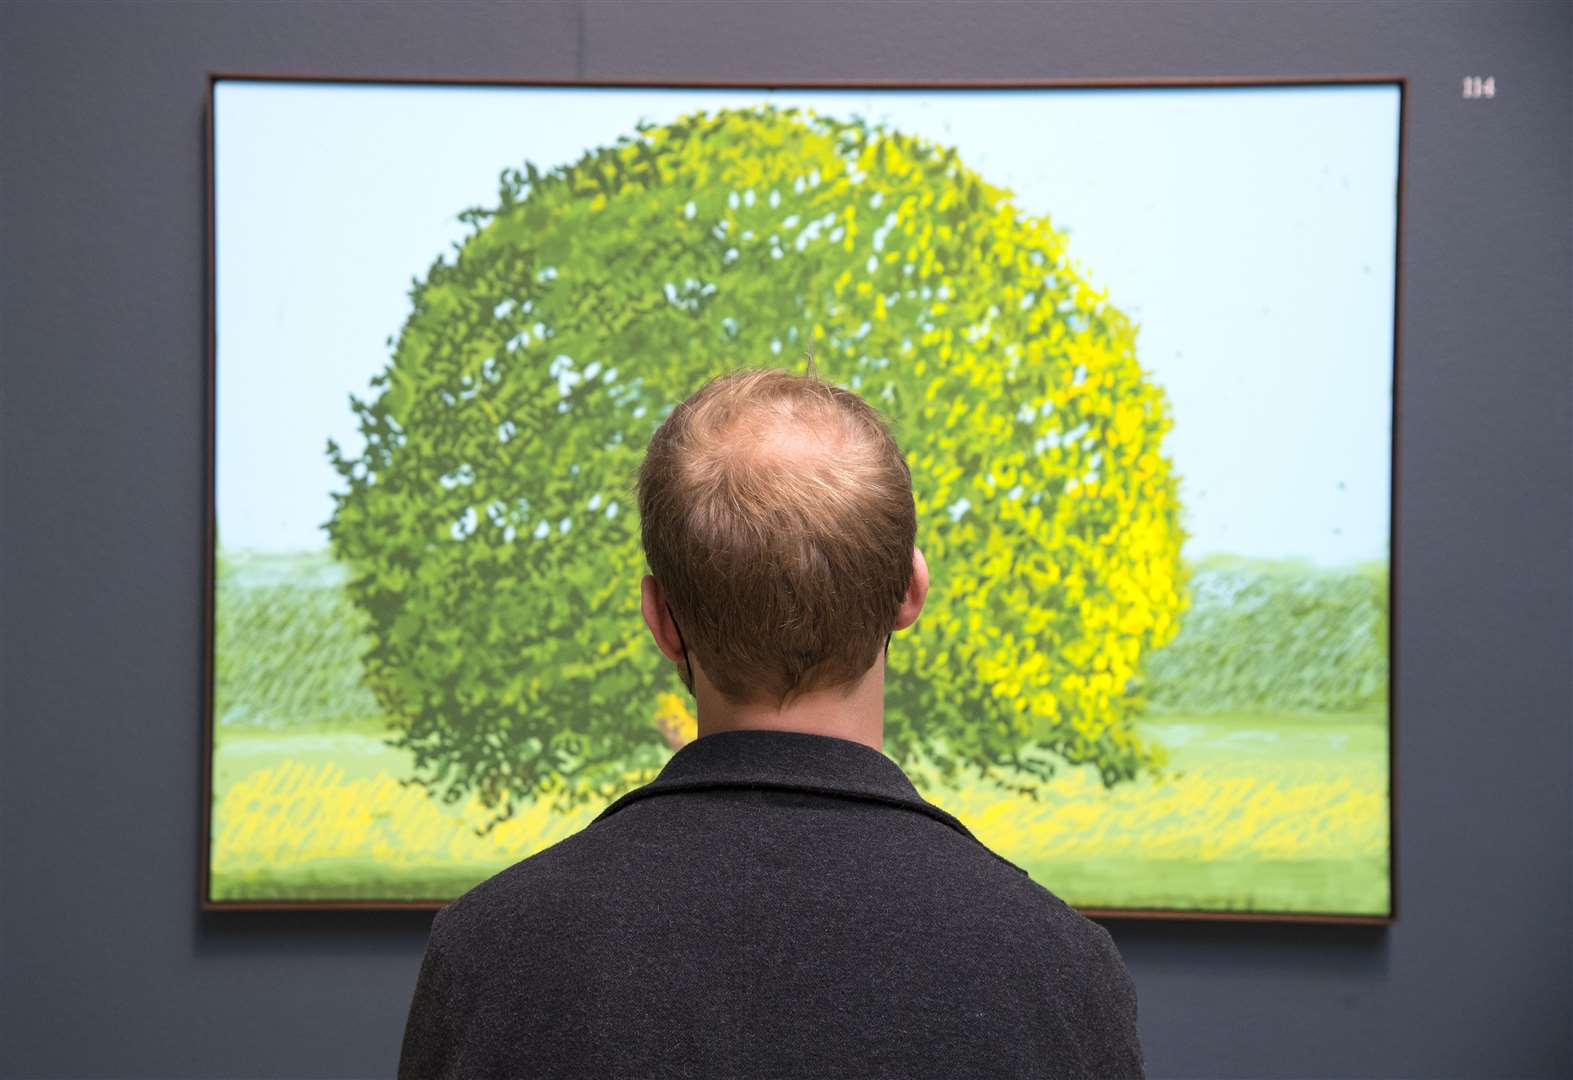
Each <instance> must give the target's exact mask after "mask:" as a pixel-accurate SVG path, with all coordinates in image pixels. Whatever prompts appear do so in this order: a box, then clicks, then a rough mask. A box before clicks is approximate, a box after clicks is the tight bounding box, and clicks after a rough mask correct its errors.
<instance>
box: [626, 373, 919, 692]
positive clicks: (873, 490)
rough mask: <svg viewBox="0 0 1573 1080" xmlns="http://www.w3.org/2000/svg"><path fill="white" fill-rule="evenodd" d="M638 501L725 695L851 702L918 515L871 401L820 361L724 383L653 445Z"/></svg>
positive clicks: (896, 595)
mask: <svg viewBox="0 0 1573 1080" xmlns="http://www.w3.org/2000/svg"><path fill="white" fill-rule="evenodd" d="M810 364H812V360H810ZM638 501H639V517H640V536H641V540H642V541H643V544H644V551H645V559H646V561H647V562H648V563H649V567H650V573H651V574H652V575H654V577H655V579H656V580H657V581H658V582H660V584H661V587H662V590H663V592H664V594H665V596H666V600H667V602H668V603H669V604H670V605H671V607H672V611H673V614H674V615H675V616H676V618H677V621H678V625H679V627H680V630H681V632H682V634H683V636H684V642H685V644H686V647H687V648H688V649H689V650H690V651H691V652H692V653H693V654H694V655H695V656H697V657H698V659H699V661H700V663H701V664H702V665H703V666H704V670H705V674H706V675H707V676H708V678H709V680H710V682H711V683H712V684H713V685H714V686H715V687H716V689H717V690H718V691H719V692H720V693H721V694H722V696H723V697H725V698H726V699H727V700H729V701H732V702H735V703H752V702H757V701H761V700H764V701H770V702H772V703H774V704H775V705H776V706H778V707H779V706H784V705H785V704H786V703H787V702H788V701H790V700H791V699H793V698H795V697H798V696H800V695H802V694H806V693H808V692H810V691H813V690H820V689H826V688H831V687H840V688H843V691H844V692H845V693H850V692H851V690H852V689H853V687H855V685H856V684H857V682H858V681H859V680H861V678H862V677H863V676H864V675H865V674H866V673H867V672H868V671H869V669H870V668H871V667H872V666H873V664H874V661H875V660H876V659H877V657H878V654H879V651H880V649H881V647H882V646H883V645H884V644H885V643H886V641H887V640H888V635H889V633H890V631H891V629H892V626H893V623H894V621H895V618H896V614H897V612H898V610H899V609H900V606H901V603H902V599H903V597H904V596H905V595H906V591H907V586H908V584H909V581H910V579H911V575H912V549H913V545H914V543H915V541H916V536H917V512H916V509H915V507H914V504H913V500H912V474H911V472H910V471H909V469H908V468H907V463H906V459H905V458H904V457H903V456H902V453H901V450H900V448H899V447H897V445H896V443H895V440H894V439H893V438H892V437H891V434H890V431H889V429H888V428H887V427H886V425H885V422H884V420H883V419H882V418H881V417H880V415H879V413H878V412H876V411H875V410H874V408H873V407H872V406H870V405H869V404H868V403H867V402H865V401H864V400H863V399H862V398H861V397H859V396H858V395H857V394H855V393H852V392H851V391H849V390H844V389H842V388H840V387H838V386H834V385H832V384H831V383H828V382H826V381H824V380H823V379H821V378H819V376H818V375H817V374H815V373H813V371H812V368H811V370H810V373H809V374H805V375H797V374H794V373H792V372H789V371H784V370H781V369H779V368H743V369H740V370H737V371H734V372H731V373H730V374H727V375H722V376H719V377H717V378H714V379H712V380H710V381H709V382H708V383H706V384H705V385H704V386H703V387H701V388H700V389H699V390H698V391H697V392H695V393H694V394H693V396H691V397H690V398H688V400H686V401H684V402H683V403H682V404H680V405H678V406H677V407H676V408H675V409H673V410H672V412H671V414H670V415H669V416H668V417H667V418H666V420H665V421H664V422H663V423H662V424H661V426H660V428H659V429H657V431H656V432H655V434H654V436H652V437H651V440H650V445H649V447H648V449H647V451H646V453H645V459H644V462H643V464H642V465H641V466H640V470H639V480H638Z"/></svg>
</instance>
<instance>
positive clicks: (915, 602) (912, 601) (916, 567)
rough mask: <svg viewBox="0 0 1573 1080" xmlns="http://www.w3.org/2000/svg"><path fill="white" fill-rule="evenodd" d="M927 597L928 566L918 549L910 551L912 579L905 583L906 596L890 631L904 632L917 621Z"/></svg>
mask: <svg viewBox="0 0 1573 1080" xmlns="http://www.w3.org/2000/svg"><path fill="white" fill-rule="evenodd" d="M928 595H929V564H928V561H927V560H926V559H924V558H923V552H922V551H921V550H919V549H918V548H916V547H914V548H913V549H912V577H911V579H910V580H908V582H907V595H906V596H905V597H904V598H903V599H902V601H901V608H900V610H898V611H897V612H896V622H895V625H894V626H892V627H891V629H892V630H905V629H906V628H907V627H909V626H911V625H912V624H913V623H915V622H917V621H918V614H919V612H921V611H922V610H923V602H924V601H925V600H927V599H928Z"/></svg>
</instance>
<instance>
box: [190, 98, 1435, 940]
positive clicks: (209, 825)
mask: <svg viewBox="0 0 1573 1080" xmlns="http://www.w3.org/2000/svg"><path fill="white" fill-rule="evenodd" d="M248 81H251V82H272V83H279V82H288V83H316V84H353V85H357V86H376V85H384V86H426V87H445V86H452V87H461V86H482V87H494V88H515V87H517V88H530V87H533V88H558V89H575V90H588V89H598V88H606V89H627V88H637V89H646V90H660V89H688V90H702V89H713V90H934V91H944V90H990V89H998V90H1040V89H1042V90H1050V89H1106V90H1114V89H1160V88H1186V89H1202V88H1221V87H1229V88H1268V87H1301V88H1311V87H1324V86H1335V85H1336V86H1351V85H1377V84H1381V85H1387V86H1395V87H1396V88H1397V90H1398V150H1397V206H1396V237H1395V247H1394V281H1393V312H1392V315H1393V324H1392V344H1393V349H1392V354H1393V355H1392V373H1393V381H1392V392H1391V415H1390V418H1389V420H1390V433H1391V434H1390V451H1389V463H1390V469H1391V472H1390V476H1389V505H1388V513H1389V532H1388V537H1389V546H1388V563H1387V565H1388V596H1387V604H1388V608H1387V611H1388V618H1387V641H1386V648H1387V657H1388V669H1387V670H1388V677H1387V703H1386V704H1387V736H1388V744H1387V745H1388V749H1387V799H1386V809H1387V826H1388V834H1387V835H1388V840H1387V880H1388V896H1389V903H1388V911H1387V912H1386V913H1385V914H1370V915H1367V914H1358V915H1357V914H1348V915H1346V914H1323V913H1303V912H1269V911H1203V910H1186V909H1170V908H1123V907H1122V908H1106V907H1079V908H1078V910H1080V911H1081V912H1082V914H1084V915H1086V916H1088V917H1089V918H1094V919H1099V920H1122V921H1123V920H1133V921H1135V920H1173V921H1188V922H1190V921H1211V922H1266V923H1299V924H1306V923H1327V924H1344V925H1379V926H1385V925H1391V924H1392V923H1393V922H1395V921H1396V920H1397V917H1398V912H1399V878H1398V857H1397V851H1398V843H1399V836H1398V821H1397V805H1398V785H1397V774H1398V769H1397V756H1398V754H1397V733H1398V711H1399V710H1398V700H1397V699H1398V681H1399V679H1398V674H1399V664H1398V653H1397V648H1396V646H1397V642H1398V637H1399V635H1398V625H1399V622H1400V614H1399V610H1398V606H1397V599H1398V597H1399V595H1400V589H1399V587H1398V582H1399V575H1400V569H1399V558H1398V555H1399V548H1400V545H1399V533H1400V518H1401V515H1400V513H1399V510H1400V506H1399V484H1398V479H1399V476H1400V471H1401V470H1400V463H1401V459H1400V450H1401V438H1400V430H1401V429H1400V413H1401V409H1400V387H1401V373H1402V351H1403V350H1402V315H1403V300H1402V297H1403V280H1404V276H1405V275H1404V207H1405V202H1406V194H1405V167H1406V163H1407V133H1408V124H1407V120H1406V115H1405V113H1406V105H1407V99H1408V79H1407V77H1406V76H1404V75H1394V74H1371V75H1349V74H1343V75H1324V76H1281V77H1277V76H1238V77H1236V76H1205V77H1186V76H1177V77H1150V78H1125V77H1115V78H1069V79H969V80H952V81H943V80H868V79H833V80H830V79H827V80H757V81H750V80H735V79H726V80H673V79H564V78H539V79H537V78H527V77H520V78H490V77H472V76H452V77H436V76H344V75H308V74H284V73H257V72H230V71H210V72H209V73H208V76H207V89H206V94H205V99H204V115H203V133H204V147H203V159H204V196H205V199H206V207H205V209H206V214H205V225H206V234H205V242H204V246H205V255H206V280H205V293H206V335H205V336H206V342H205V345H206V363H205V365H204V375H205V386H204V399H205V407H206V417H205V421H206V422H205V434H204V457H205V469H206V474H205V482H204V498H205V506H204V513H203V518H202V520H203V530H204V534H203V560H202V565H203V570H202V574H203V577H202V597H203V608H202V615H203V642H202V648H203V665H202V667H203V716H202V738H201V740H200V741H201V754H202V760H201V777H202V782H201V799H202V817H201V829H200V832H199V839H200V843H201V851H200V852H199V857H198V878H199V881H198V893H199V905H200V908H201V910H203V911H258V910H275V911H277V910H324V909H327V910H399V909H403V910H425V911H435V910H438V909H440V908H442V907H444V906H446V905H447V903H449V901H447V900H352V899H343V900H334V899H324V900H303V899H288V900H285V899H281V900H232V899H215V898H214V897H213V895H212V880H211V859H212V852H213V835H212V830H213V816H214V814H213V800H212V796H213V772H214V736H215V724H216V720H217V717H216V710H215V700H216V689H217V688H216V684H215V646H216V633H215V629H216V625H215V592H216V551H217V545H216V534H217V506H216V504H217V468H216V445H217V419H218V414H217V394H216V388H217V379H218V367H217V364H218V321H217V291H218V283H217V255H216V251H217V219H216V211H217V206H216V204H217V195H216V175H215V94H216V91H217V88H218V85H219V84H220V83H221V82H248Z"/></svg>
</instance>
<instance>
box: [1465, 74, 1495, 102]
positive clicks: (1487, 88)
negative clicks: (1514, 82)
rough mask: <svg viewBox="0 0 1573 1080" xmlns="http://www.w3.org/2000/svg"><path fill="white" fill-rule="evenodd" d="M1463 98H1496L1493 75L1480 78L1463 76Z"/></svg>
mask: <svg viewBox="0 0 1573 1080" xmlns="http://www.w3.org/2000/svg"><path fill="white" fill-rule="evenodd" d="M1464 96H1465V97H1466V98H1489V97H1496V96H1497V79H1496V76H1495V75H1487V76H1485V77H1484V78H1482V77H1481V76H1479V75H1465V76H1464Z"/></svg>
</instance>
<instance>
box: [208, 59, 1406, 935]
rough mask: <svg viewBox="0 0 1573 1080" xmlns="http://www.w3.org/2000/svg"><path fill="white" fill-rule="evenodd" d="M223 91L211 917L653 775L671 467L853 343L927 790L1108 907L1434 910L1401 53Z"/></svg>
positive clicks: (898, 710) (463, 840) (676, 689)
mask: <svg viewBox="0 0 1573 1080" xmlns="http://www.w3.org/2000/svg"><path fill="white" fill-rule="evenodd" d="M210 92H211V93H210V103H209V124H210V129H209V130H210V145H209V155H210V158H209V170H210V192H209V195H210V208H209V209H210V232H211V241H212V245H211V252H210V256H211V267H210V270H211V272H210V285H211V290H212V291H211V295H210V302H211V306H212V342H211V345H212V367H211V384H210V393H211V412H212V427H211V432H210V434H211V453H212V460H211V478H212V485H211V503H210V516H209V523H210V539H211V545H212V546H211V558H210V560H209V565H208V571H209V574H208V581H207V594H208V596H209V598H210V605H211V606H210V609H209V611H210V634H209V638H208V641H207V647H208V649H209V650H210V651H209V663H208V671H209V673H210V679H209V686H210V691H211V694H210V698H209V705H210V708H209V710H208V714H207V715H206V716H205V717H204V734H205V743H204V745H205V747H206V752H207V774H206V777H205V784H206V786H205V791H204V796H205V807H206V809H205V813H206V817H207V820H206V823H205V824H206V833H205V836H206V857H205V860H204V866H203V874H202V903H203V904H204V905H205V906H207V907H211V908H222V907H268V906H329V907H332V906H340V907H387V906H428V907H436V906H440V905H441V904H443V903H445V902H447V901H449V900H451V899H453V898H455V897H457V896H458V895H460V894H461V893H463V892H464V891H466V890H467V889H468V888H470V887H471V886H473V885H474V884H476V883H478V882H480V881H481V880H483V879H485V878H487V877H489V876H491V875H492V874H494V873H496V872H498V871H500V870H502V869H504V868H506V867H507V866H509V865H511V864H513V863H515V862H517V861H519V860H520V859H523V858H526V857H528V856H530V855H532V854H534V853H535V852H538V851H540V850H542V849H543V848H545V847H548V846H550V845H552V844H554V843H556V842H558V841H559V840H561V839H563V838H564V837H566V836H569V835H570V834H572V833H574V832H576V831H578V830H579V829H581V828H583V827H585V826H586V825H587V824H588V822H589V821H590V820H591V818H593V817H594V816H595V815H596V814H597V813H598V812H599V811H600V810H601V809H603V808H604V807H605V805H606V804H607V803H608V802H610V801H611V800H612V799H613V798H615V797H616V796H617V795H619V794H621V793H622V792H624V791H626V790H628V789H630V788H632V787H635V786H638V785H639V784H641V783H643V782H645V781H646V780H648V779H650V778H652V777H653V776H654V775H655V774H656V773H657V772H658V771H659V770H660V768H661V767H662V765H663V764H664V763H665V762H666V761H667V760H668V759H669V758H670V756H671V755H672V753H673V752H675V750H677V749H678V748H680V747H681V746H683V745H684V744H685V743H686V742H687V741H688V740H690V739H692V738H694V737H695V735H696V728H695V720H694V717H693V715H692V711H691V710H692V702H691V699H689V698H688V697H687V695H686V694H685V693H684V692H683V690H682V685H681V683H680V681H679V678H678V674H677V673H676V672H675V670H674V669H673V667H672V665H671V664H670V663H668V662H667V661H666V660H665V659H664V658H663V657H662V656H661V655H660V653H659V651H658V650H657V648H656V646H655V644H654V642H653V641H652V640H651V639H650V636H649V633H648V631H647V630H646V628H645V626H644V623H643V620H642V618H641V616H640V610H639V600H640V593H639V582H640V578H641V576H642V575H643V574H644V573H645V570H646V568H645V565H644V561H643V556H642V552H641V550H640V547H639V527H638V514H637V508H636V505H635V503H634V501H633V493H634V480H635V476H636V473H637V469H638V465H639V462H640V460H641V456H642V453H643V448H644V446H645V445H646V443H647V441H648V439H649V437H650V435H651V433H652V432H653V431H654V430H655V427H656V426H657V425H658V424H659V423H660V422H661V420H662V419H663V418H664V417H665V416H666V415H667V413H668V412H669V411H670V410H671V408H672V407H673V406H674V405H675V404H676V403H678V402H679V401H681V400H682V399H684V398H685V397H687V396H688V395H689V394H690V393H692V392H693V391H694V390H695V389H697V388H698V387H699V386H700V385H701V384H702V383H703V382H704V381H705V380H707V379H708V378H710V377H712V376H714V375H717V374H720V373H722V372H724V371H728V370H732V369H734V368H737V367H744V366H761V365H769V366H782V367H787V368H791V369H793V370H803V366H804V357H805V356H806V355H808V354H810V353H811V354H812V355H813V357H814V362H815V365H816V368H817V370H818V372H819V373H820V374H821V375H822V376H824V377H825V378H827V379H829V380H831V381H832V382H835V383H837V384H839V385H842V386H846V387H848V388H850V389H853V390H855V391H857V392H858V393H859V394H861V395H863V396H864V397H865V398H866V399H867V400H868V401H870V402H871V403H872V404H874V405H875V406H876V407H877V408H878V409H879V410H880V411H881V412H882V414H883V415H884V416H885V417H886V418H887V420H888V421H889V423H890V426H891V429H892V432H893V434H894V435H895V437H896V439H897V442H898V443H899V444H900V445H901V447H902V449H903V451H904V453H905V454H906V456H907V460H908V464H909V466H910V468H911V471H912V476H913V489H914V499H915V501H916V505H917V510H918V522H919V524H918V542H919V546H920V547H921V548H922V549H923V552H924V555H925V556H926V558H927V561H928V565H929V568H930V572H931V576H932V587H931V592H930V595H929V599H928V604H927V606H926V608H925V610H924V612H923V614H922V616H921V617H920V619H919V620H918V622H917V623H916V624H915V625H914V626H913V627H912V628H910V629H909V630H907V631H904V632H902V633H900V634H897V635H896V637H895V639H894V640H893V642H892V644H891V648H890V653H889V665H890V668H889V675H888V678H887V692H886V719H885V747H884V749H885V752H886V753H887V754H888V755H890V756H891V758H892V759H893V760H895V761H896V762H897V763H898V764H900V765H901V766H902V767H903V768H904V769H905V770H906V771H907V773H908V775H909V776H910V777H911V778H912V779H913V781H914V783H915V784H916V785H917V787H918V789H919V791H920V792H921V793H922V794H923V795H924V796H925V797H926V798H928V799H929V800H930V801H932V802H934V803H936V804H938V805H940V806H942V807H944V808H945V809H947V810H949V811H951V812H952V813H954V814H955V815H957V816H958V817H959V818H960V819H961V820H962V821H963V822H964V823H965V824H966V825H967V826H968V827H969V828H970V829H971V830H972V832H973V833H974V834H975V835H976V836H977V837H978V838H979V839H980V840H982V841H983V842H984V843H985V844H987V845H988V846H990V847H991V848H993V849H994V850H995V851H997V852H999V853H1000V854H1001V855H1003V856H1005V857H1006V858H1007V859H1009V860H1010V861H1012V862H1014V863H1016V864H1017V865H1018V866H1020V867H1022V868H1023V869H1024V870H1026V871H1027V872H1028V873H1030V874H1031V875H1032V877H1033V878H1034V879H1035V880H1036V881H1038V882H1040V883H1041V884H1043V885H1044V886H1045V887H1047V888H1049V889H1050V890H1052V891H1053V892H1055V893H1056V894H1057V895H1059V896H1061V897H1063V898H1064V899H1065V900H1066V901H1068V902H1069V903H1071V904H1073V905H1075V906H1076V907H1078V908H1079V909H1081V910H1083V911H1085V912H1088V913H1093V914H1106V915H1111V916H1122V915H1123V916H1129V917H1144V916H1145V917H1153V916H1159V917H1178V918H1224V919H1241V920H1246V919H1309V920H1327V921H1386V920H1390V919H1391V918H1392V917H1393V913H1394V901H1393V879H1392V865H1393V833H1392V805H1393V801H1392V794H1393V793H1392V786H1391V780H1392V776H1393V763H1392V738H1391V736H1392V730H1393V715H1392V708H1391V703H1392V690H1391V688H1392V681H1393V680H1392V658H1391V649H1390V643H1391V641H1392V636H1393V634H1392V623H1393V620H1392V605H1391V599H1392V595H1393V590H1392V585H1391V558H1390V556H1391V552H1392V550H1393V542H1392V528H1393V521H1394V514H1393V507H1394V491H1393V488H1392V478H1393V475H1394V468H1393V466H1394V461H1393V447H1394V445H1395V440H1394V430H1395V420H1396V410H1395V407H1394V393H1393V392H1394V384H1395V371H1396V362H1397V340H1396V326H1397V321H1396V310H1397V302H1398V292H1397V290H1398V266H1399V259H1398V250H1399V249H1398V243H1399V237H1400V231H1401V230H1400V218H1399V208H1400V195H1401V183H1400V180H1401V175H1402V174H1401V169H1400V165H1401V132H1402V122H1401V115H1402V108H1401V105H1402V95H1403V84H1402V82H1401V81H1397V80H1380V79H1350V80H1342V81H1315V82H1312V81H1301V80H1276V81H1275V80H1265V81H1264V80H1255V81H1247V80H1237V81H1228V80H1221V81H1211V82H1185V81H1180V80H1174V81H1168V82H1158V83H1153V82H1147V83H1097V84H1087V83H1032V84H1026V83H1013V84H999V85H990V86H915V85H903V86H891V85H881V86H872V85H856V84H844V85H835V86H830V85H809V86H785V85H771V86H743V85H729V86H680V85H653V84H617V85H604V84H603V85H588V84H557V83H509V84H502V83H496V84H493V83H436V82H421V83H411V82H363V81H314V80H309V79H268V78H257V77H249V76H248V77H240V76H236V77H228V76H214V77H213V79H212V80H211V83H210Z"/></svg>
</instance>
